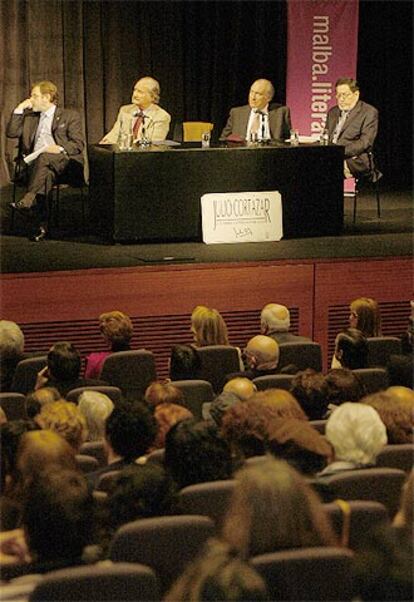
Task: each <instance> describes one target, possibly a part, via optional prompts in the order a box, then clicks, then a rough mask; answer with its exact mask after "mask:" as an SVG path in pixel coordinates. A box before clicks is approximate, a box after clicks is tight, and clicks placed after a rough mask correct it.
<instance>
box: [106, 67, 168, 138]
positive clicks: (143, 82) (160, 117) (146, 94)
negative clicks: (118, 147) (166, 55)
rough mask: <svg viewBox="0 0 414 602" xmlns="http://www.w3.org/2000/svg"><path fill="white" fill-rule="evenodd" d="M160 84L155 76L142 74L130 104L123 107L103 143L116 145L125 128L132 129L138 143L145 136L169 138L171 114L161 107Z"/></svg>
mask: <svg viewBox="0 0 414 602" xmlns="http://www.w3.org/2000/svg"><path fill="white" fill-rule="evenodd" d="M159 100H160V85H159V83H158V82H157V80H156V79H154V78H153V77H142V78H141V79H139V80H138V81H137V83H136V84H135V86H134V89H133V91H132V98H131V102H132V104H130V105H123V106H122V107H121V108H120V109H119V113H118V117H117V119H116V121H115V124H114V126H113V128H112V130H111V131H110V132H108V133H107V134H106V135H105V136H104V137H103V138H102V140H101V141H100V143H99V144H116V143H117V142H118V136H119V132H120V130H121V128H122V129H123V130H126V131H132V132H133V137H134V142H135V141H139V140H141V138H142V137H143V136H144V134H145V138H146V139H148V140H150V141H157V142H158V141H162V140H165V139H166V137H167V135H168V130H169V128H170V122H171V115H169V113H167V111H164V109H162V108H161V107H160V106H158V103H159Z"/></svg>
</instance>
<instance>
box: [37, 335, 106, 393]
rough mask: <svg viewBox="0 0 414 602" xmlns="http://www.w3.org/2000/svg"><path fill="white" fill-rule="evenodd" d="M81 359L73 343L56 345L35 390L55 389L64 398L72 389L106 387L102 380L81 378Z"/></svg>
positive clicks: (48, 357) (50, 351)
mask: <svg viewBox="0 0 414 602" xmlns="http://www.w3.org/2000/svg"><path fill="white" fill-rule="evenodd" d="M80 369H81V357H80V355H79V353H78V351H77V349H76V348H75V346H74V345H72V343H68V342H66V341H64V342H61V343H55V344H54V345H53V346H52V347H51V348H50V349H49V353H48V354H47V366H46V368H43V370H41V371H40V372H39V373H38V376H37V382H36V386H35V389H41V388H42V387H55V389H57V390H58V391H59V393H60V394H61V396H62V397H65V396H66V394H67V393H69V391H71V390H72V389H77V388H78V387H87V386H94V385H105V384H107V383H105V382H104V381H102V380H94V379H90V378H81V377H80V376H79V374H80Z"/></svg>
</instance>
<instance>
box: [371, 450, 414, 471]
mask: <svg viewBox="0 0 414 602" xmlns="http://www.w3.org/2000/svg"><path fill="white" fill-rule="evenodd" d="M377 466H379V467H385V466H386V467H388V468H398V469H399V470H404V472H410V471H411V470H412V469H413V466H414V444H413V443H399V444H393V445H386V446H385V447H384V449H383V450H382V451H381V452H380V453H379V454H378V456H377Z"/></svg>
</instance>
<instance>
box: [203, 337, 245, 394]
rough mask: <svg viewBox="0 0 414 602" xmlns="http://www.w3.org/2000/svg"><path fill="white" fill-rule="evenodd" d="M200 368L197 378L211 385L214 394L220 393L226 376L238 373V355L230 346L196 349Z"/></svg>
mask: <svg viewBox="0 0 414 602" xmlns="http://www.w3.org/2000/svg"><path fill="white" fill-rule="evenodd" d="M197 351H198V355H199V357H200V362H201V368H200V372H199V374H198V377H199V378H200V379H202V380H207V381H208V382H209V383H211V386H212V387H213V391H214V392H215V393H221V391H222V389H223V387H224V385H225V383H226V376H227V374H231V373H232V372H239V371H240V359H239V353H238V350H237V349H236V347H231V346H230V345H208V346H207V347H198V348H197Z"/></svg>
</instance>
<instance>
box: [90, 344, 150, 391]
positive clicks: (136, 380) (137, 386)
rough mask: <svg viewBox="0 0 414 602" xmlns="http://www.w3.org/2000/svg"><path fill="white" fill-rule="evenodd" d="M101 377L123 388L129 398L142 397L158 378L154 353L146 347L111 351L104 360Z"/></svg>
mask: <svg viewBox="0 0 414 602" xmlns="http://www.w3.org/2000/svg"><path fill="white" fill-rule="evenodd" d="M101 378H102V380H104V381H106V382H107V383H109V384H110V385H112V386H115V387H118V388H119V389H121V391H122V393H123V394H124V397H125V398H126V399H127V400H131V401H136V400H138V399H141V398H142V397H143V395H144V393H145V389H146V388H147V387H148V385H150V384H151V383H152V382H154V380H156V379H157V373H156V369H155V360H154V355H153V353H152V352H151V351H147V350H146V349H139V350H137V351H117V352H116V353H111V355H109V356H108V357H107V358H106V359H105V361H104V364H103V366H102V373H101Z"/></svg>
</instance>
